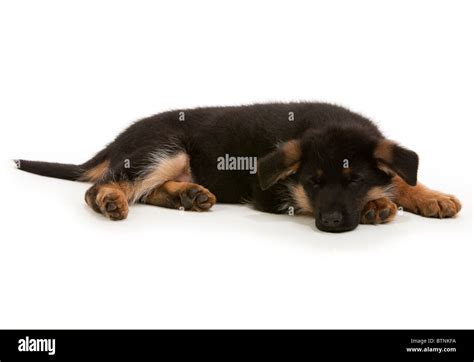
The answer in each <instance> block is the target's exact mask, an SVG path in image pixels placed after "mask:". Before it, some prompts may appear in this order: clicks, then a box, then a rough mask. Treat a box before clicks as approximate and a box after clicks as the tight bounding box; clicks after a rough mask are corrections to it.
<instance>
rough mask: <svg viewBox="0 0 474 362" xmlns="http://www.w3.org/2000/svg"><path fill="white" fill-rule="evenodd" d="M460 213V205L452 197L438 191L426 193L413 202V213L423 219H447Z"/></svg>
mask: <svg viewBox="0 0 474 362" xmlns="http://www.w3.org/2000/svg"><path fill="white" fill-rule="evenodd" d="M459 211H461V203H460V202H459V200H458V199H457V198H456V197H455V196H453V195H448V194H444V193H442V192H438V191H431V190H430V191H428V192H426V193H425V194H423V197H421V198H417V199H416V200H415V207H414V210H413V212H415V213H416V214H418V215H421V216H425V217H436V218H440V219H442V218H447V217H453V216H455V215H456V214H457V213H458V212H459Z"/></svg>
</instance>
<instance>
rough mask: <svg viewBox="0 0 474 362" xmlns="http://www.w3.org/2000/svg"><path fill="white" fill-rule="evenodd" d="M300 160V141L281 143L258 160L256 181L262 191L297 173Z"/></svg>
mask: <svg viewBox="0 0 474 362" xmlns="http://www.w3.org/2000/svg"><path fill="white" fill-rule="evenodd" d="M300 160H301V145H300V141H297V140H291V141H288V142H285V143H283V144H282V145H281V146H279V147H278V148H277V149H276V150H275V151H273V152H271V153H269V154H268V155H266V156H264V157H263V158H260V159H259V160H258V166H257V173H258V181H259V183H260V187H261V188H262V190H266V189H268V188H269V187H270V186H272V185H274V184H275V183H277V182H278V181H279V180H282V179H284V178H286V177H287V176H289V175H291V174H293V173H295V172H296V171H298V168H299V166H300Z"/></svg>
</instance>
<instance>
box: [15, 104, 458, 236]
mask: <svg viewBox="0 0 474 362" xmlns="http://www.w3.org/2000/svg"><path fill="white" fill-rule="evenodd" d="M16 162H17V166H18V167H19V168H20V169H22V170H24V171H28V172H32V173H35V174H39V175H43V176H50V177H57V178H62V179H68V180H75V181H85V182H92V183H93V184H94V185H93V186H92V187H91V188H90V189H89V190H88V191H87V192H86V195H85V200H86V202H87V204H88V205H89V206H90V207H91V208H92V209H93V210H94V211H96V212H98V213H101V214H103V215H104V216H106V217H108V218H109V219H111V220H122V219H125V218H126V217H127V214H128V208H129V205H131V204H133V203H137V202H141V203H145V204H150V205H156V206H163V207H168V208H176V209H182V210H183V209H184V210H194V211H206V210H209V209H210V208H211V207H212V206H213V205H214V204H215V203H216V201H217V200H219V202H222V203H241V202H251V203H253V205H254V206H255V208H256V209H258V210H261V211H265V212H270V213H290V214H293V213H294V214H305V215H312V216H314V218H315V222H316V227H317V228H318V229H320V230H323V231H329V232H342V231H348V230H353V229H354V228H356V227H357V225H358V224H359V223H363V224H381V223H386V222H388V221H391V220H392V219H393V218H394V217H395V215H396V213H397V208H398V207H402V208H403V209H404V210H406V211H410V212H413V213H416V214H419V215H422V216H427V217H438V218H446V217H452V216H454V215H456V214H457V213H458V212H459V211H460V209H461V204H460V202H459V201H458V199H457V198H456V197H454V196H451V195H446V194H443V193H441V192H437V191H433V190H430V189H429V188H427V187H425V186H423V185H421V184H420V183H418V182H417V169H418V156H417V154H416V153H415V152H413V151H411V150H409V149H407V148H404V147H402V146H399V145H398V144H397V143H395V142H393V141H391V140H388V139H386V138H385V137H384V136H383V135H382V133H381V132H380V131H379V130H378V128H377V127H376V126H375V125H374V124H373V123H372V122H371V121H369V120H368V119H366V118H364V117H362V116H360V115H358V114H356V113H353V112H351V111H349V110H347V109H344V108H342V107H339V106H335V105H330V104H325V103H274V104H254V105H250V106H237V107H212V108H196V109H188V110H177V111H170V112H165V113H160V114H157V115H155V116H152V117H149V118H145V119H143V120H140V121H138V122H136V123H134V124H133V125H131V126H130V127H129V128H128V129H126V130H125V131H124V132H123V133H122V134H120V135H119V136H118V137H117V138H116V139H115V141H113V142H112V143H111V144H109V145H108V146H107V147H105V148H104V149H103V150H102V151H100V152H99V153H98V154H97V155H95V156H94V157H93V158H92V159H90V160H89V161H87V162H85V163H84V164H82V165H70V164H58V163H48V162H37V161H24V160H18V161H16Z"/></svg>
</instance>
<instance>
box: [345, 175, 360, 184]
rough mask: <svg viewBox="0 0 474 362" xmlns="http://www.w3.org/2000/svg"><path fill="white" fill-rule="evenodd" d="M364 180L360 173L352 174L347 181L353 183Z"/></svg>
mask: <svg viewBox="0 0 474 362" xmlns="http://www.w3.org/2000/svg"><path fill="white" fill-rule="evenodd" d="M361 181H362V177H361V176H360V175H351V176H350V177H349V178H348V179H347V182H349V183H351V184H356V183H359V182H361Z"/></svg>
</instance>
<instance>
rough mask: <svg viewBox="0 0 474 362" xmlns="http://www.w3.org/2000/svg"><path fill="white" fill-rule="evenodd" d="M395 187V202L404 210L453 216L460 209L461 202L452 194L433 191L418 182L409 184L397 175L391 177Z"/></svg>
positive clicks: (444, 216) (438, 216)
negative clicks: (412, 184)
mask: <svg viewBox="0 0 474 362" xmlns="http://www.w3.org/2000/svg"><path fill="white" fill-rule="evenodd" d="M392 182H393V185H394V187H395V203H396V204H397V205H399V206H402V207H403V209H405V210H406V211H409V212H412V213H415V214H418V215H421V216H426V217H437V218H446V217H453V216H455V215H456V214H457V213H458V212H459V211H460V210H461V203H460V202H459V200H458V199H457V198H456V197H455V196H453V195H448V194H444V193H442V192H439V191H434V190H431V189H429V188H428V187H426V186H424V185H422V184H420V183H418V184H417V185H416V186H410V185H408V184H407V183H406V182H405V181H403V180H402V179H401V178H400V177H399V176H394V177H393V179H392Z"/></svg>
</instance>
